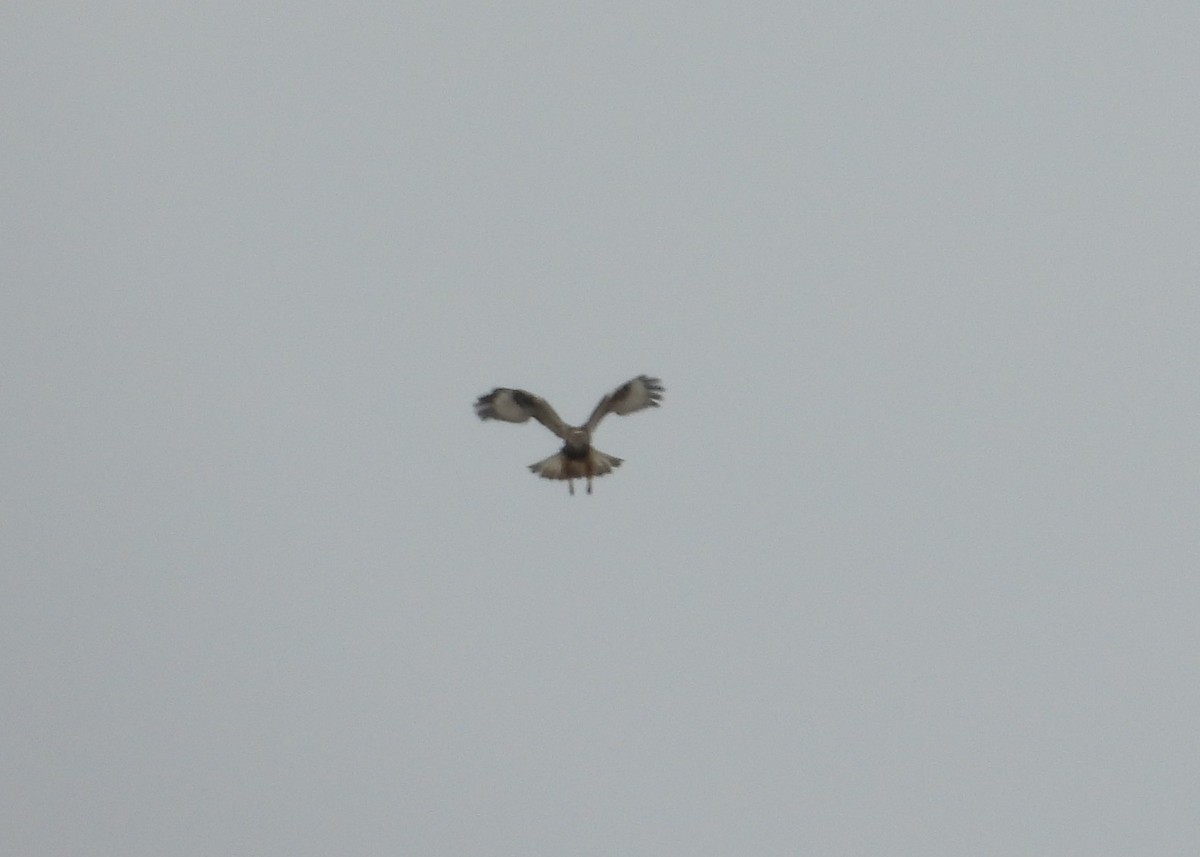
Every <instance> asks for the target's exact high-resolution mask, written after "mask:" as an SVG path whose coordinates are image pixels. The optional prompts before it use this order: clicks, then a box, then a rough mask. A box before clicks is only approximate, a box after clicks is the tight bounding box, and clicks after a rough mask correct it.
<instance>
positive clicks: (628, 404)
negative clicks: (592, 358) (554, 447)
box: [587, 375, 663, 433]
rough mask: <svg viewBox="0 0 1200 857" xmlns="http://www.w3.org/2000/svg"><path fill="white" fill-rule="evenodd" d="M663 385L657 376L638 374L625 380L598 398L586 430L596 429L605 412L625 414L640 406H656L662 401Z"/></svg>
mask: <svg viewBox="0 0 1200 857" xmlns="http://www.w3.org/2000/svg"><path fill="white" fill-rule="evenodd" d="M662 394H663V385H662V381H659V380H658V379H657V378H651V377H649V376H647V375H638V376H637V377H636V378H634V379H633V380H632V381H626V382H625V383H624V384H622V385H621V386H620V387H617V389H615V390H613V391H612V392H611V393H609V394H608V395H607V396H605V397H604V398H603V399H601V400H600V404H598V405H596V409H595V410H594V411H592V415H591V416H590V417H588V421H587V430H588V432H589V433H591V432H594V431H595V430H596V426H598V425H600V420H602V419H604V415H605V414H619V415H620V416H625V415H627V414H632V413H634V412H635V411H640V410H642V408H657V407H658V403H659V402H661V401H662Z"/></svg>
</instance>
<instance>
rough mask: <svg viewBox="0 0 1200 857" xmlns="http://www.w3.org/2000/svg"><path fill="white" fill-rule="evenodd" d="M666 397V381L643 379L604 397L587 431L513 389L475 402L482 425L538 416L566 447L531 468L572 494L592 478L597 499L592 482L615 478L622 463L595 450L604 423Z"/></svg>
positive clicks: (502, 389)
mask: <svg viewBox="0 0 1200 857" xmlns="http://www.w3.org/2000/svg"><path fill="white" fill-rule="evenodd" d="M662 394H663V385H662V382H661V381H659V380H658V379H657V378H651V377H649V376H646V375H638V376H637V377H636V378H634V379H633V380H631V381H626V382H625V383H624V384H622V385H621V386H620V387H617V389H615V390H613V391H612V392H611V393H609V394H608V395H606V396H605V397H604V398H602V399H601V400H600V403H599V404H598V405H596V407H595V409H594V410H593V411H592V415H591V416H590V417H588V421H587V422H586V423H584V424H583V425H581V426H569V425H567V424H566V423H564V422H563V421H562V418H561V417H560V416H559V415H558V414H556V413H555V412H554V408H552V407H550V404H549V403H548V402H547V401H546V400H545V399H543V398H541V397H540V396H535V395H533V393H527V392H526V391H524V390H512V389H509V388H508V387H497V388H496V389H494V390H492V392H490V393H488V394H486V395H483V396H480V397H479V398H478V399H477V400H476V402H475V413H476V414H477V415H478V416H479V418H480V419H481V420H504V421H505V422H508V423H523V422H525V421H526V420H528V419H529V418H530V417H533V418H534V419H535V420H537V421H538V422H539V423H541V424H542V425H544V426H545V427H546V428H548V429H550V431H552V432H554V433H555V434H556V435H558V436H559V437H561V438H562V440H563V448H562V449H561V450H560V451H559V452H557V453H555V454H554V455H552V456H550V457H549V458H545V459H542V460H541V461H539V462H537V464H531V465H529V469H530V470H532V471H533V472H534V473H536V474H537V475H538V476H540V477H542V478H543V479H565V480H566V481H567V488H568V489H569V490H570V492H571V494H572V495H574V493H575V480H576V479H586V480H587V492H588V493H589V494H591V493H592V478H593V477H595V476H603V475H605V474H606V473H611V472H612V471H613V468H615V467H619V466H620V465H621V461H622V459H620V458H617V457H616V456H615V455H609V454H608V453H606V452H601V451H600V450H598V449H596V448H595V447H593V446H592V434H593V433H594V432H595V431H596V427H597V426H598V425H600V420H602V419H604V416H605V414H619V415H621V416H626V415H627V414H632V413H634V412H636V411H640V410H642V409H643V408H657V407H658V403H659V402H661V401H662Z"/></svg>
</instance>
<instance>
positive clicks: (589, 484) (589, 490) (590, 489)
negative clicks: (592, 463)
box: [588, 475, 592, 494]
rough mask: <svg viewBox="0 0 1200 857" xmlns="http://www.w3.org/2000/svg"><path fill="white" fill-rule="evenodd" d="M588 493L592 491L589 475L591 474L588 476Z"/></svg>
mask: <svg viewBox="0 0 1200 857" xmlns="http://www.w3.org/2000/svg"><path fill="white" fill-rule="evenodd" d="M588 493H589V494H591V493H592V477H591V475H589V476H588Z"/></svg>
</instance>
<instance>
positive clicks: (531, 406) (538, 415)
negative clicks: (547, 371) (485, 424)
mask: <svg viewBox="0 0 1200 857" xmlns="http://www.w3.org/2000/svg"><path fill="white" fill-rule="evenodd" d="M475 413H476V414H477V415H478V416H479V418H480V419H481V420H504V421H505V422H506V423H523V422H525V421H526V420H528V419H529V418H530V417H533V418H534V419H535V420H537V421H538V422H539V423H541V424H542V425H544V426H545V427H546V428H548V429H550V431H552V432H554V433H555V434H556V435H558V436H559V437H561V438H562V439H563V440H566V438H567V432H568V426H567V424H566V423H564V422H563V421H562V418H561V417H560V416H559V415H558V414H556V413H555V412H554V408H552V407H550V404H549V403H548V402H547V401H546V400H545V399H543V398H542V397H541V396H535V395H533V393H527V392H526V391H524V390H510V389H509V388H508V387H497V388H496V389H494V390H492V392H490V393H488V394H486V395H484V396H480V397H479V398H478V399H477V400H476V401H475Z"/></svg>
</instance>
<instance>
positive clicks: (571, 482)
mask: <svg viewBox="0 0 1200 857" xmlns="http://www.w3.org/2000/svg"><path fill="white" fill-rule="evenodd" d="M567 490H568V491H570V492H571V496H572V497H574V496H575V480H574V479H568V480H567Z"/></svg>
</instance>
